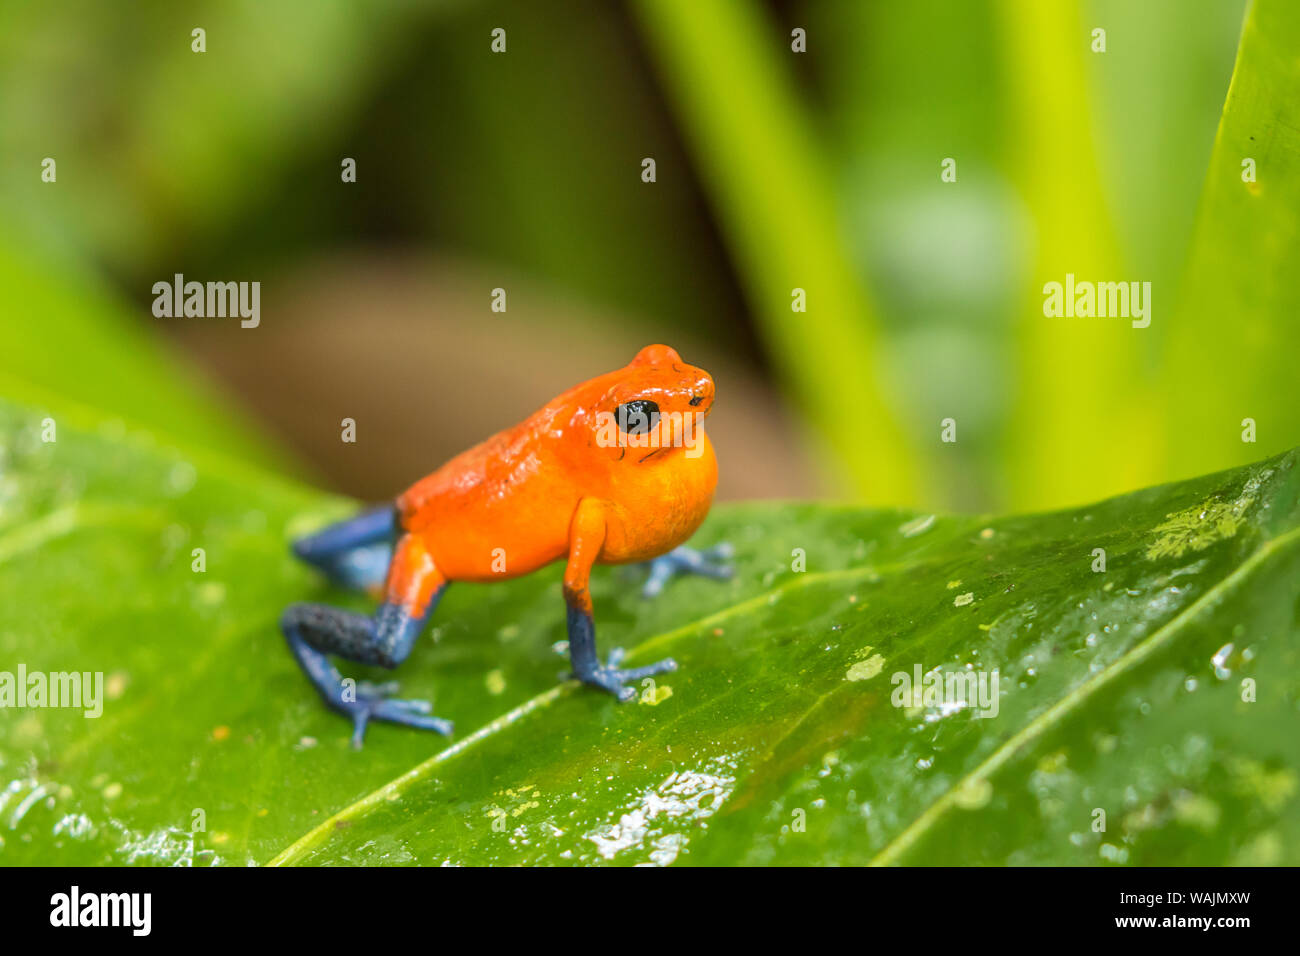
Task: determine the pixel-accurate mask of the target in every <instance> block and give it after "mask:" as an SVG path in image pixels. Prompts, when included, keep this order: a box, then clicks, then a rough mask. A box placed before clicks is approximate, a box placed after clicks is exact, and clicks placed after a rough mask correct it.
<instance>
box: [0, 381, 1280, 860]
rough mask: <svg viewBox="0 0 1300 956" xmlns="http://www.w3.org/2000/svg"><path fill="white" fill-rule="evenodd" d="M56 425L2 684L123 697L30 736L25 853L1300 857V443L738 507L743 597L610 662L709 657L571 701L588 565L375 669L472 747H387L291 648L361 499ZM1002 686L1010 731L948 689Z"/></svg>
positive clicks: (15, 490) (16, 534) (669, 604)
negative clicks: (1050, 492)
mask: <svg viewBox="0 0 1300 956" xmlns="http://www.w3.org/2000/svg"><path fill="white" fill-rule="evenodd" d="M40 420H41V415H40V414H39V412H38V411H36V410H32V409H28V408H23V407H19V406H14V405H8V404H0V453H2V457H0V671H8V672H11V673H13V672H16V671H17V669H18V668H19V666H22V667H25V668H26V670H27V671H28V672H37V671H41V672H50V671H71V670H78V671H91V672H95V671H101V672H103V674H104V679H105V684H104V697H105V700H104V703H103V714H102V716H100V717H99V718H97V719H88V718H86V717H84V716H82V714H81V712H80V711H75V710H72V709H53V708H44V709H34V708H27V709H17V708H7V709H4V710H0V788H2V789H0V841H2V842H0V862H2V863H7V864H18V863H67V864H95V863H136V864H174V863H180V864H193V865H211V864H236V865H242V864H249V863H268V862H272V861H275V862H279V863H308V864H330V863H367V864H372V863H373V864H416V863H419V864H442V863H452V864H486V863H498V864H515V863H523V864H528V863H555V864H563V863H614V864H668V863H677V864H691V863H696V864H724V863H796V864H825V863H843V864H858V863H869V862H883V863H911V864H916V863H958V862H974V863H991V864H998V863H1066V864H1107V863H1129V864H1152V863H1161V864H1183V863H1200V864H1221V863H1265V864H1268V863H1290V864H1295V863H1297V862H1298V859H1297V847H1300V811H1298V808H1300V802H1298V800H1300V794H1298V793H1297V789H1298V788H1297V779H1296V771H1295V769H1294V768H1296V767H1297V766H1300V735H1297V734H1296V732H1295V731H1296V726H1297V717H1300V666H1298V665H1300V640H1298V638H1300V627H1298V623H1297V615H1298V614H1300V507H1298V501H1297V491H1298V489H1300V484H1298V479H1297V475H1296V469H1295V455H1294V453H1291V454H1288V455H1285V456H1282V457H1280V458H1276V459H1273V460H1270V461H1267V462H1264V463H1261V464H1258V465H1254V466H1249V467H1246V468H1243V469H1240V470H1238V471H1234V472H1228V473H1223V474H1219V475H1213V476H1208V477H1205V478H1201V479H1197V480H1194V481H1190V482H1186V483H1182V484H1178V485H1170V486H1164V487H1160V488H1155V489H1149V490H1146V491H1142V492H1139V493H1136V494H1132V495H1128V496H1125V497H1122V498H1117V499H1113V500H1110V501H1106V502H1103V503H1101V504H1097V505H1093V506H1090V507H1086V508H1081V509H1077V510H1073V511H1067V512H1061V513H1056V514H1047V515H1034V516H1029V517H1015V518H1003V519H990V518H983V517H943V516H938V517H935V516H929V515H917V514H913V513H907V512H899V511H873V510H868V509H860V508H848V507H834V506H825V505H807V504H798V505H795V504H756V505H745V506H731V507H720V508H717V509H715V512H714V515H713V516H712V517H711V518H710V520H709V522H708V524H707V525H706V526H705V528H704V529H703V530H702V531H701V533H700V535H699V536H698V538H697V541H696V542H695V543H697V544H710V543H713V542H716V541H720V540H729V541H731V542H732V543H733V544H734V545H735V547H736V550H737V566H738V574H737V576H736V578H735V580H733V581H731V582H727V583H718V582H715V581H709V580H702V579H678V580H675V581H673V582H672V583H670V584H669V586H668V588H667V589H666V591H665V593H664V594H663V595H662V596H661V597H660V598H659V599H657V600H655V601H644V600H642V599H641V598H640V597H639V595H638V585H639V583H640V575H639V574H638V573H637V571H636V570H635V569H630V568H613V569H602V570H601V571H599V572H598V573H597V575H596V577H595V578H594V581H593V594H594V598H595V602H596V608H597V627H598V636H599V641H600V644H601V647H602V648H608V647H611V646H613V645H615V644H621V645H623V646H626V647H628V648H629V649H631V653H630V657H629V660H630V661H631V662H636V661H648V660H652V659H655V658H657V657H659V656H662V655H664V654H667V653H671V654H672V655H673V656H674V657H676V658H677V660H678V662H679V663H680V665H681V669H680V670H679V671H678V672H676V673H673V674H670V675H666V676H665V677H664V678H661V679H660V680H659V681H658V684H657V685H655V686H654V687H651V686H646V687H645V688H643V695H642V698H641V700H640V701H639V702H636V703H631V704H624V705H620V704H618V703H616V702H615V701H614V700H612V699H611V698H609V697H607V696H604V695H601V694H598V693H595V692H592V691H589V690H586V689H584V688H580V687H576V686H575V685H573V684H570V683H560V682H558V681H557V675H558V674H559V673H560V672H562V671H564V670H565V669H566V667H567V662H566V660H565V658H564V657H563V656H562V655H561V654H560V653H558V652H557V649H556V648H555V647H554V645H556V643H557V642H560V641H563V639H564V637H565V634H564V624H563V613H562V612H563V605H562V601H561V598H560V593H559V569H558V568H551V569H547V570H546V571H544V572H542V573H539V574H537V575H533V576H531V577H529V578H525V579H521V580H518V581H513V582H507V583H503V584H500V585H460V586H456V587H453V588H451V589H450V590H449V592H448V594H447V596H446V598H445V599H444V600H443V602H442V604H441V606H440V607H439V609H438V613H437V617H436V619H435V621H434V629H433V633H434V634H435V635H436V636H437V638H438V640H437V642H436V644H435V642H434V640H433V639H432V638H431V637H430V636H427V635H426V637H425V638H424V639H423V640H422V642H421V644H420V646H419V647H418V648H417V650H416V651H415V653H414V654H413V655H412V656H411V658H410V659H409V660H408V661H407V662H406V663H405V664H404V665H403V666H402V667H401V668H400V669H399V670H398V671H397V672H396V674H395V675H388V674H386V673H385V672H371V671H366V670H364V669H360V668H355V667H349V666H348V665H344V668H343V669H344V671H345V673H348V674H351V675H354V676H357V677H370V678H371V679H378V678H380V677H387V676H395V677H396V678H398V679H399V680H400V681H401V683H402V693H403V695H404V696H413V697H423V696H428V697H432V698H433V699H434V701H435V705H436V711H437V713H438V714H440V715H442V716H445V717H448V718H450V719H453V720H455V721H456V722H457V734H456V736H455V737H454V738H453V739H452V741H450V743H448V742H445V741H443V740H442V739H441V738H438V737H434V736H431V735H426V734H422V733H419V732H416V731H412V730H408V729H405V728H400V727H393V726H390V725H382V724H381V725H377V726H375V727H373V728H372V729H371V731H370V734H369V737H368V740H367V745H366V747H365V749H364V750H362V751H360V752H354V751H352V750H351V749H350V748H349V747H348V732H349V728H348V725H347V724H346V722H345V721H344V720H342V719H341V718H340V717H338V716H336V715H334V714H332V713H330V712H328V711H326V710H325V709H324V708H323V706H322V705H321V704H320V702H319V700H318V699H317V698H316V696H315V694H314V693H313V692H312V690H311V689H310V687H309V685H308V684H307V682H306V680H305V679H304V678H303V677H302V676H301V675H300V674H299V673H298V671H297V668H296V666H295V665H294V664H293V662H292V661H291V659H290V657H289V655H288V653H287V651H286V650H285V648H284V646H283V641H282V639H281V637H280V634H279V631H278V628H277V625H276V621H277V619H278V616H279V613H280V611H281V609H282V608H283V606H284V605H285V604H287V603H289V602H291V601H295V600H326V601H331V602H334V603H338V604H343V605H347V606H351V607H355V608H358V609H364V608H365V607H367V605H368V602H367V600H366V599H365V598H364V597H361V596H357V595H346V594H343V593H341V592H336V591H332V590H331V589H330V588H328V587H327V586H326V585H325V584H323V583H322V582H321V581H320V580H318V579H317V578H316V577H315V576H314V575H313V574H312V573H310V572H309V571H307V570H305V569H303V568H301V567H299V566H297V565H296V564H295V563H294V562H293V561H292V560H291V559H290V558H289V556H288V553H287V542H288V541H289V539H290V538H291V537H292V536H294V535H296V534H298V533H301V532H302V531H305V530H308V529H310V528H312V527H314V526H316V525H318V524H320V523H323V522H325V521H328V520H330V519H332V518H335V517H338V516H342V515H344V514H347V513H348V512H349V511H350V510H351V509H352V507H353V505H352V504H351V503H349V502H346V501H341V500H337V499H329V498H326V497H323V496H321V495H319V494H317V493H314V492H309V491H305V490H302V489H300V488H298V487H296V486H292V485H288V484H284V483H281V482H279V481H277V480H276V479H272V478H269V477H267V476H266V475H264V474H261V473H259V472H256V471H253V470H251V469H244V468H242V467H240V466H237V465H232V464H230V463H228V462H227V461H225V460H223V459H220V458H216V457H195V456H194V455H192V454H184V453H181V452H179V451H176V450H174V449H169V448H167V447H163V446H160V445H158V444H156V443H155V442H154V441H153V440H152V439H150V438H148V437H147V436H144V435H141V434H137V433H134V432H131V431H129V430H126V429H123V428H122V427H121V426H116V427H115V426H112V425H99V424H95V423H93V422H82V423H80V425H81V427H80V428H79V427H78V424H77V423H76V422H67V421H62V420H61V422H60V427H59V432H58V440H57V441H56V442H54V443H51V444H46V443H42V442H41V441H40V435H39V423H40ZM196 548H202V549H204V553H205V559H206V571H205V572H202V573H197V572H195V571H193V570H192V569H191V566H192V562H193V560H194V556H193V552H194V549H196ZM1096 548H1101V549H1104V550H1105V560H1106V570H1105V571H1104V572H1099V571H1094V570H1093V567H1094V563H1095V562H1096V561H1097V556H1096V555H1095V554H1094V549H1096ZM795 549H802V552H803V555H804V557H805V560H806V570H805V571H803V572H799V571H795V570H792V564H793V563H794V562H796V560H797V557H796V556H795V555H794V554H792V552H794V551H795ZM918 668H919V670H917V669H918ZM994 670H996V671H997V674H998V683H997V689H998V694H997V697H996V705H997V706H996V715H993V714H991V713H990V714H989V716H985V717H980V716H977V714H978V713H979V712H980V710H981V707H980V704H981V703H985V704H989V703H991V702H990V701H988V700H985V701H983V702H981V701H980V700H978V699H977V700H975V701H968V702H966V703H962V702H960V701H955V700H953V699H951V698H932V699H928V700H927V698H926V697H925V694H924V687H925V675H930V674H939V675H958V674H965V673H969V674H972V675H974V676H979V675H980V674H983V675H985V676H986V677H987V678H989V679H990V680H991V674H992V672H993V671H994ZM917 673H919V674H920V675H922V687H921V693H920V695H919V696H916V695H915V694H913V695H907V694H905V693H904V688H903V687H902V686H901V685H900V683H899V681H898V680H897V678H896V676H895V675H899V674H907V675H914V674H917ZM1245 681H1249V682H1253V686H1252V683H1243V682H1245ZM985 686H986V687H991V684H986V685H985ZM1252 696H1253V700H1246V699H1243V697H1246V698H1249V697H1252ZM896 704H901V705H902V706H895V705H896ZM984 709H985V710H989V711H991V709H992V708H991V707H985V708H984ZM1102 813H1104V825H1105V830H1104V832H1099V831H1098V830H1097V829H1095V827H1097V826H1099V825H1100V822H1101V814H1102ZM196 821H198V822H201V823H202V825H203V827H202V829H196Z"/></svg>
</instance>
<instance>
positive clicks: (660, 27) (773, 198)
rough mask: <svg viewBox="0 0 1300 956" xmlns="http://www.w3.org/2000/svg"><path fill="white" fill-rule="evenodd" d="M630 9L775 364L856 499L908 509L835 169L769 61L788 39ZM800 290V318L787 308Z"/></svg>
mask: <svg viewBox="0 0 1300 956" xmlns="http://www.w3.org/2000/svg"><path fill="white" fill-rule="evenodd" d="M636 9H637V11H638V14H639V16H640V20H641V22H642V24H643V26H644V30H645V35H646V37H647V40H648V42H649V45H650V48H651V51H652V53H653V54H654V55H655V56H656V57H657V59H658V61H659V63H660V66H661V73H662V75H663V77H664V80H665V83H666V85H667V87H668V92H669V94H670V95H671V96H672V97H673V99H674V100H675V102H676V103H677V106H678V109H679V112H680V115H681V120H682V124H683V125H684V126H685V128H686V131H687V136H688V139H689V140H690V141H691V143H692V145H693V147H694V153H695V156H696V161H697V163H698V165H699V167H700V172H701V175H702V176H703V178H704V179H705V181H706V183H707V184H708V186H709V192H710V195H711V198H712V200H713V202H714V204H715V207H716V211H717V215H718V217H719V219H720V220H721V222H722V226H723V231H724V234H725V236H726V237H727V240H728V242H729V244H730V247H731V251H732V255H733V256H734V257H735V261H736V265H737V268H738V269H739V271H740V273H741V277H742V281H743V282H744V284H745V285H746V287H747V289H748V292H749V296H750V300H751V305H752V308H753V309H754V314H755V316H756V318H757V320H758V323H759V327H760V329H761V331H762V334H763V336H764V338H765V339H766V342H767V348H768V354H769V356H770V358H771V360H772V362H773V364H774V365H775V366H776V367H777V369H778V370H779V371H780V372H781V374H782V375H783V376H784V377H785V379H786V380H787V381H788V382H789V384H790V386H791V388H792V390H793V392H794V396H795V400H796V402H797V403H798V404H800V405H801V407H802V409H803V411H804V412H805V414H806V415H807V416H808V418H809V420H810V423H811V425H812V427H813V430H814V432H815V433H816V434H817V435H818V436H819V437H820V438H821V439H822V440H823V441H824V442H825V443H826V444H827V445H828V447H829V449H830V450H831V452H832V453H833V455H834V456H835V459H836V461H837V463H838V465H839V467H840V468H841V470H842V472H843V474H844V476H845V477H847V479H848V481H849V483H850V484H851V486H852V487H853V488H854V489H855V490H856V491H858V492H859V493H860V494H862V495H864V496H866V497H867V499H868V500H870V501H872V502H874V503H878V504H891V505H903V504H912V503H915V501H916V500H917V499H918V497H919V494H918V490H917V486H916V466H915V462H914V458H915V455H914V453H913V451H912V450H911V448H910V446H909V444H908V441H907V439H906V438H905V436H904V434H903V431H902V429H901V428H900V426H899V424H898V422H897V416H896V415H895V413H894V412H893V410H892V408H891V407H890V405H889V403H888V402H887V400H886V398H885V396H884V394H883V389H882V386H881V384H880V378H881V375H880V373H879V371H878V365H879V364H880V363H881V362H882V358H881V355H880V349H879V347H878V339H879V329H878V327H877V320H876V318H875V316H874V314H873V311H872V306H871V305H870V303H869V299H868V296H867V294H866V292H865V290H864V289H863V288H862V283H861V281H860V280H859V278H858V277H857V276H856V275H855V274H854V271H853V269H852V266H851V264H850V261H849V258H848V255H847V251H846V248H845V243H844V225H843V223H842V222H841V221H840V216H839V213H838V211H837V206H836V201H835V197H834V192H833V188H832V184H831V179H830V170H829V166H828V164H827V161H826V159H825V157H824V156H822V155H820V154H819V151H818V147H817V146H816V145H815V144H816V139H817V137H816V135H815V134H814V131H813V130H812V129H811V128H810V126H809V124H808V123H807V121H806V115H805V111H804V109H803V108H802V107H801V105H800V104H799V103H798V101H797V97H796V94H795V91H794V89H793V86H792V82H791V78H790V77H789V70H788V69H786V68H785V67H784V66H783V65H782V64H781V63H780V61H779V60H778V59H777V56H778V54H779V52H780V51H782V50H785V51H789V43H790V40H789V38H788V37H782V36H780V35H779V34H778V33H777V32H776V31H775V30H772V29H770V24H767V23H766V22H764V20H763V17H762V16H761V15H760V12H759V10H758V8H757V7H755V6H754V5H751V4H745V3H738V2H734V0H707V2H699V0H694V2H688V0H665V2H644V3H639V4H637V6H636ZM791 55H793V54H791ZM666 173H667V171H665V170H661V171H660V175H661V176H662V175H665V174H666ZM795 289H803V290H804V291H805V293H806V295H807V312H793V311H792V310H791V304H792V292H793V290H795Z"/></svg>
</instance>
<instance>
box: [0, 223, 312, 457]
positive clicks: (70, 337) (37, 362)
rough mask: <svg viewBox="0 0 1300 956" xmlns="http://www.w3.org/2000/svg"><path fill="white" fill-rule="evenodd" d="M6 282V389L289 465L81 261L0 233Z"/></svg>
mask: <svg viewBox="0 0 1300 956" xmlns="http://www.w3.org/2000/svg"><path fill="white" fill-rule="evenodd" d="M0 286H3V288H4V289H5V291H6V295H5V303H4V313H3V316H0V318H2V319H3V324H4V348H3V350H2V351H0V378H3V379H5V381H4V382H3V383H0V393H3V394H4V395H6V396H7V397H9V398H11V399H23V400H26V401H29V402H31V401H39V400H43V399H44V398H45V396H46V395H53V396H56V397H57V398H56V404H62V405H65V406H66V405H67V404H69V403H74V404H80V405H84V406H88V407H92V408H96V409H99V410H100V411H101V412H103V413H105V414H116V415H120V416H122V417H123V418H125V419H127V420H130V421H132V422H135V423H137V424H140V425H143V426H146V427H148V428H151V429H153V430H156V431H161V432H164V433H167V434H171V435H174V436H183V437H184V439H185V440H186V441H187V442H188V443H190V444H192V445H197V446H200V447H206V448H210V449H213V450H215V451H219V452H225V453H226V454H230V455H238V456H240V457H242V458H245V459H247V460H249V461H253V462H256V463H259V464H262V465H266V466H280V467H285V466H286V465H287V464H288V461H289V459H288V458H287V456H286V455H285V454H284V453H283V452H281V451H280V450H278V449H275V448H273V447H272V446H271V444H270V443H269V442H268V441H267V439H266V437H265V436H264V435H262V434H260V433H259V431H258V429H257V428H256V426H254V425H253V424H252V422H250V421H249V420H247V419H246V418H244V417H242V416H240V415H239V414H238V413H237V412H236V411H235V410H234V409H232V408H230V407H229V404H228V402H227V401H224V400H223V397H222V396H220V395H219V394H218V392H217V389H216V388H215V387H213V386H212V384H211V383H210V382H208V381H206V380H205V379H204V378H203V376H202V374H201V373H199V372H197V371H196V370H195V369H193V368H192V367H190V366H189V365H188V364H187V362H186V360H185V359H184V358H182V357H181V356H180V354H179V353H178V352H172V351H170V350H169V349H168V348H167V346H166V345H165V344H164V343H163V342H161V341H159V340H158V339H157V338H155V337H154V336H151V335H150V334H149V331H148V330H147V329H145V328H141V327H140V324H139V322H138V321H137V320H136V319H135V318H134V317H133V316H131V315H130V314H129V312H128V310H127V309H126V308H125V307H124V306H122V305H121V303H120V302H118V301H117V300H116V299H115V298H114V297H113V296H112V295H111V294H109V293H108V292H106V291H105V290H104V289H103V288H102V283H100V282H98V281H96V280H95V279H94V278H93V277H92V276H90V275H87V274H86V273H85V271H84V269H83V268H81V267H79V266H77V265H75V264H73V263H71V262H66V261H65V262H62V263H58V262H53V261H49V260H47V259H44V258H42V257H41V256H39V255H36V254H34V253H33V252H32V251H31V250H28V249H19V248H18V247H17V246H16V245H14V244H13V243H11V242H9V241H7V240H4V239H0ZM149 318H150V320H151V321H155V322H157V321H160V320H157V319H153V317H152V316H149ZM238 331H239V330H238V329H236V332H238ZM30 386H34V388H31V387H30ZM56 424H57V419H56Z"/></svg>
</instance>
